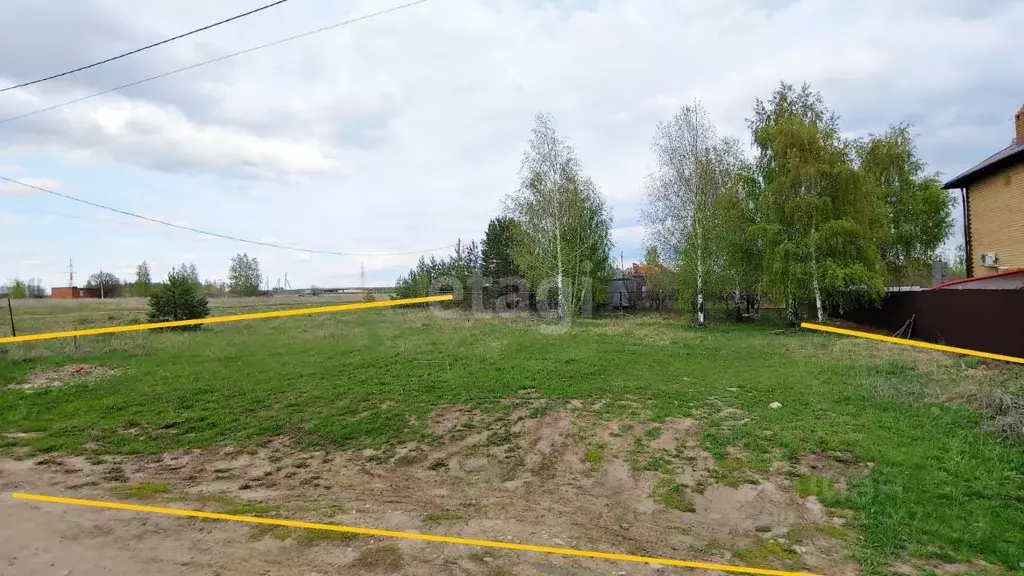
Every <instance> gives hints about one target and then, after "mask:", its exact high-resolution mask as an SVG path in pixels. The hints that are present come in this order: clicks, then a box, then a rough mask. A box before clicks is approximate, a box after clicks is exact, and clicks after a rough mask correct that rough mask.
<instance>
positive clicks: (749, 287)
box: [715, 166, 764, 322]
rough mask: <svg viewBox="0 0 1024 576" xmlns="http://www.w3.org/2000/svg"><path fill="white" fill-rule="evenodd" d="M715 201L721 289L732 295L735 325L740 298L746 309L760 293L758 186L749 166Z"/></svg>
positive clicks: (761, 252) (740, 311)
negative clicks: (717, 217)
mask: <svg viewBox="0 0 1024 576" xmlns="http://www.w3.org/2000/svg"><path fill="white" fill-rule="evenodd" d="M731 184H732V185H730V186H729V187H728V188H726V190H725V192H724V193H723V194H722V195H720V196H719V198H718V211H719V225H718V227H717V230H716V233H717V234H716V242H715V244H716V245H717V246H718V249H719V251H720V255H721V259H722V268H721V271H722V274H721V279H722V281H723V286H722V288H723V289H724V290H727V291H729V292H731V293H732V302H733V313H734V316H735V318H736V321H737V322H739V321H742V320H743V300H744V297H745V298H746V301H747V303H748V305H749V303H750V302H751V299H756V298H757V297H758V294H759V292H760V284H761V277H762V275H763V274H764V248H763V245H762V242H761V241H760V238H759V237H758V235H757V229H758V225H759V223H760V211H759V205H760V202H761V192H762V188H761V183H760V181H759V180H758V178H757V176H756V175H755V174H754V173H753V169H752V167H750V166H745V167H744V168H742V169H740V170H739V171H738V172H737V173H736V174H735V175H734V178H733V180H732V182H731Z"/></svg>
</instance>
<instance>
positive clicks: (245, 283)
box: [228, 254, 263, 296]
mask: <svg viewBox="0 0 1024 576" xmlns="http://www.w3.org/2000/svg"><path fill="white" fill-rule="evenodd" d="M261 284H263V273H262V272H261V271H260V263H259V260H257V259H256V257H255V256H249V255H248V254H235V256H234V257H233V258H231V266H230V267H229V268H228V292H230V293H231V294H232V295H234V296H259V294H260V285H261Z"/></svg>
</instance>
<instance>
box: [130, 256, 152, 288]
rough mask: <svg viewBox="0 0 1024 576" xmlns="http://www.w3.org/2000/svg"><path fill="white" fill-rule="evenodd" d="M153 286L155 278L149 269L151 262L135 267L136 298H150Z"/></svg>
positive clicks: (134, 286)
mask: <svg viewBox="0 0 1024 576" xmlns="http://www.w3.org/2000/svg"><path fill="white" fill-rule="evenodd" d="M152 286H153V277H152V273H151V271H150V269H149V262H146V261H145V260H143V261H142V263H141V264H139V265H138V266H136V267H135V283H134V284H133V289H134V295H135V296H149V291H150V288H152Z"/></svg>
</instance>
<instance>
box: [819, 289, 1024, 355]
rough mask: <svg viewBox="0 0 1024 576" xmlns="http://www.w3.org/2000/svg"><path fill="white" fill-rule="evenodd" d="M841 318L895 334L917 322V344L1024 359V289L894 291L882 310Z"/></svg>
mask: <svg viewBox="0 0 1024 576" xmlns="http://www.w3.org/2000/svg"><path fill="white" fill-rule="evenodd" d="M838 316H839V317H840V318H842V319H844V320H849V321H850V322H856V323H857V324H861V325H864V326H870V327H872V328H877V329H880V330H885V331H887V332H889V333H895V332H896V331H897V330H899V329H900V328H901V327H902V326H903V325H904V324H905V323H906V322H907V320H910V318H912V317H913V318H914V325H913V332H912V333H911V335H910V336H911V338H913V339H915V340H924V341H926V342H934V343H937V344H946V345H948V346H956V347H959V348H969V349H971V350H981V351H983V352H992V353H995V354H1006V355H1008V356H1019V357H1024V290H921V291H917V292H890V293H889V294H888V295H887V296H886V297H885V299H884V300H883V301H882V304H881V306H879V307H872V306H866V307H863V308H858V309H854V310H846V311H843V312H842V313H840V314H838Z"/></svg>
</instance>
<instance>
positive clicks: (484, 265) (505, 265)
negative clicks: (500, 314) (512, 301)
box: [480, 217, 522, 308]
mask: <svg viewBox="0 0 1024 576" xmlns="http://www.w3.org/2000/svg"><path fill="white" fill-rule="evenodd" d="M521 235H522V230H521V227H520V226H519V223H518V222H516V221H515V220H514V219H512V218H508V217H498V218H491V221H490V222H488V223H487V232H485V233H484V239H483V242H481V246H482V247H483V248H482V250H481V254H480V260H481V266H480V271H481V273H482V274H483V277H484V281H485V282H486V284H485V286H484V301H485V302H486V303H487V307H488V308H490V307H492V306H494V305H495V303H496V301H497V299H498V298H499V297H501V296H505V295H508V294H514V293H516V292H517V291H518V286H517V285H516V284H513V283H511V282H508V281H507V280H506V279H510V278H519V277H521V276H522V274H521V272H520V271H519V268H517V267H516V264H515V259H514V257H515V256H514V253H515V241H516V238H517V237H519V236H521Z"/></svg>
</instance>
